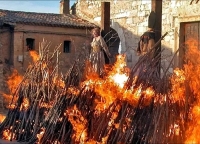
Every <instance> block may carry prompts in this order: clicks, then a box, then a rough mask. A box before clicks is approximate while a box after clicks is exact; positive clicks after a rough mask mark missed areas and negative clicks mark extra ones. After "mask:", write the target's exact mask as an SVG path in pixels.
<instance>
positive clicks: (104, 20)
mask: <svg viewBox="0 0 200 144" xmlns="http://www.w3.org/2000/svg"><path fill="white" fill-rule="evenodd" d="M101 29H102V30H103V33H104V34H107V33H108V32H109V31H110V2H101Z"/></svg>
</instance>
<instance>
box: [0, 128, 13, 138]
mask: <svg viewBox="0 0 200 144" xmlns="http://www.w3.org/2000/svg"><path fill="white" fill-rule="evenodd" d="M11 130H12V127H10V129H6V130H4V131H3V137H2V139H4V140H11V138H12V139H13V138H14V137H15V134H14V133H12V132H11Z"/></svg>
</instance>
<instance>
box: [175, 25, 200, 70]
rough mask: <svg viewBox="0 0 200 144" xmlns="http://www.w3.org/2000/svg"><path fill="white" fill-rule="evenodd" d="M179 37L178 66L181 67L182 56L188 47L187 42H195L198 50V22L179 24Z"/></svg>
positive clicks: (199, 40) (199, 47)
mask: <svg viewBox="0 0 200 144" xmlns="http://www.w3.org/2000/svg"><path fill="white" fill-rule="evenodd" d="M179 36H180V37H179V40H180V41H179V48H180V51H179V66H180V67H183V64H184V63H185V61H184V56H185V53H186V51H187V49H188V48H189V45H190V43H188V41H189V40H191V39H192V40H195V41H196V46H197V47H198V49H199V50H200V22H189V23H181V24H180V35H179Z"/></svg>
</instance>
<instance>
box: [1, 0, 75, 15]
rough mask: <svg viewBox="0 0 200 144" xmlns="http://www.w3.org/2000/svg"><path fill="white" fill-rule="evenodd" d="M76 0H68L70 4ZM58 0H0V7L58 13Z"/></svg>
mask: <svg viewBox="0 0 200 144" xmlns="http://www.w3.org/2000/svg"><path fill="white" fill-rule="evenodd" d="M75 2H76V0H70V5H72V4H74V3H75ZM59 7H60V0H0V9H5V10H15V11H26V12H41V13H59Z"/></svg>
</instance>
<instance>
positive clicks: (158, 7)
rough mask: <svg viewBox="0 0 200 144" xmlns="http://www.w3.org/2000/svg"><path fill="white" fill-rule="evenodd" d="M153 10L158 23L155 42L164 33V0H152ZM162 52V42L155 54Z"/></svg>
mask: <svg viewBox="0 0 200 144" xmlns="http://www.w3.org/2000/svg"><path fill="white" fill-rule="evenodd" d="M151 10H152V11H154V12H155V14H156V23H155V27H154V29H155V42H158V40H159V39H160V38H161V33H162V0H151ZM160 52H161V43H159V45H158V46H157V48H156V53H155V56H157V55H158V54H160ZM158 65H159V70H160V68H161V67H160V66H161V55H160V61H159V64H158Z"/></svg>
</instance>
